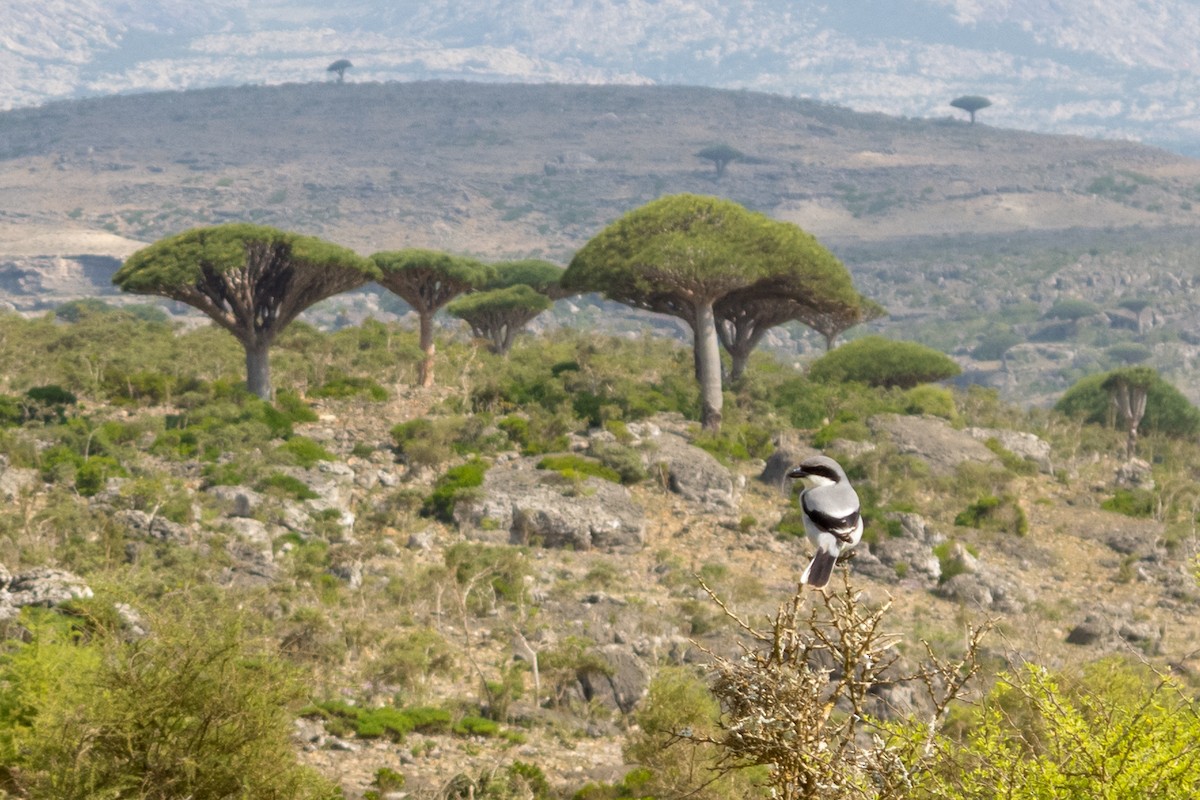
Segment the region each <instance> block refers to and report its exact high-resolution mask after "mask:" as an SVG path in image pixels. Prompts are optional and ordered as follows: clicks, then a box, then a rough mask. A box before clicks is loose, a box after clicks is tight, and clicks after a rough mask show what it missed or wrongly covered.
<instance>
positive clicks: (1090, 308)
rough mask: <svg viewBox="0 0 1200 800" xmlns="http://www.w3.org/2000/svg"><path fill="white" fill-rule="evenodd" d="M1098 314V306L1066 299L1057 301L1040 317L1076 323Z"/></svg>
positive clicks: (1083, 301) (1084, 301)
mask: <svg viewBox="0 0 1200 800" xmlns="http://www.w3.org/2000/svg"><path fill="white" fill-rule="evenodd" d="M1099 313H1100V306H1098V305H1096V304H1095V303H1092V302H1089V301H1087V300H1078V299H1076V298H1068V299H1066V300H1059V301H1058V302H1057V303H1055V304H1054V305H1052V306H1051V307H1050V310H1049V311H1047V312H1046V313H1045V314H1043V315H1042V319H1060V320H1065V321H1067V322H1077V321H1079V320H1081V319H1085V318H1087V317H1094V316H1095V315H1097V314H1099Z"/></svg>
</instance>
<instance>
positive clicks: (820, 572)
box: [800, 550, 837, 589]
mask: <svg viewBox="0 0 1200 800" xmlns="http://www.w3.org/2000/svg"><path fill="white" fill-rule="evenodd" d="M836 563H837V556H835V555H832V554H831V553H826V552H825V551H824V550H818V551H817V552H816V554H815V555H813V558H812V561H810V562H809V564H808V567H807V568H805V570H804V573H803V574H802V575H801V576H800V583H807V584H808V585H809V586H811V587H813V588H814V589H820V588H821V587H822V586H824V585H825V584H827V583H829V576H830V575H832V574H833V565H834V564H836Z"/></svg>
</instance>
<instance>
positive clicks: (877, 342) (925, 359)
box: [808, 336, 962, 388]
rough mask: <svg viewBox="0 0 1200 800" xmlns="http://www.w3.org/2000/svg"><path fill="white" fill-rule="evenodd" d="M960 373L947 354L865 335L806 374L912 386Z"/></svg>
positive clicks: (818, 378)
mask: <svg viewBox="0 0 1200 800" xmlns="http://www.w3.org/2000/svg"><path fill="white" fill-rule="evenodd" d="M960 372H962V370H961V369H960V368H959V366H958V365H957V364H955V363H954V361H953V360H952V359H951V358H950V357H949V356H946V355H945V354H943V353H939V352H937V351H936V350H933V349H931V348H928V347H925V346H924V345H920V344H917V343H916V342H896V341H891V340H889V339H884V338H883V337H881V336H864V337H862V338H861V339H855V340H854V341H852V342H848V343H846V344H844V345H842V346H841V347H839V348H837V349H836V350H834V351H832V352H830V353H826V354H825V355H823V356H821V357H820V358H819V359H817V360H816V361H814V362H813V364H812V366H811V367H810V368H809V371H808V375H809V377H810V378H812V379H813V380H815V381H824V382H848V381H851V382H856V383H865V384H868V385H870V386H899V387H901V388H912V387H914V386H916V385H918V384H921V383H932V382H936V381H942V380H945V379H947V378H953V377H954V376H956V375H958V374H959V373H960Z"/></svg>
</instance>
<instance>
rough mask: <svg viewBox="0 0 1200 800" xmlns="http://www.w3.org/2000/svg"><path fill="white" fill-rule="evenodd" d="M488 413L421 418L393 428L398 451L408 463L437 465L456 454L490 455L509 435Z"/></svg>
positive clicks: (392, 432)
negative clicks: (505, 433)
mask: <svg viewBox="0 0 1200 800" xmlns="http://www.w3.org/2000/svg"><path fill="white" fill-rule="evenodd" d="M502 430H503V428H501V429H500V430H497V428H496V427H493V426H492V425H491V417H490V416H489V415H488V414H476V415H471V416H451V417H436V418H429V417H419V418H417V419H414V420H410V421H408V422H402V423H400V424H399V425H396V426H395V427H393V428H392V430H391V435H392V440H393V441H394V442H395V443H396V452H397V453H398V454H399V455H400V456H401V457H403V459H404V461H405V462H406V463H408V464H413V465H417V466H425V467H434V466H437V465H438V464H441V463H444V462H446V461H449V460H450V459H451V458H452V457H453V456H455V455H487V454H491V453H494V452H496V451H497V450H499V449H501V448H502V446H503V444H504V440H505V437H504V435H503V433H502V432H501V431H502Z"/></svg>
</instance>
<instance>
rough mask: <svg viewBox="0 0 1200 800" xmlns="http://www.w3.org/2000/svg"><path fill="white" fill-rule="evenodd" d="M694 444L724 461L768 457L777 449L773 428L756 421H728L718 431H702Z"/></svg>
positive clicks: (694, 440)
mask: <svg viewBox="0 0 1200 800" xmlns="http://www.w3.org/2000/svg"><path fill="white" fill-rule="evenodd" d="M692 444H694V445H695V446H696V447H699V448H700V449H701V450H707V451H708V452H709V453H712V454H713V455H714V456H716V457H717V458H719V459H721V460H722V461H726V462H731V461H748V460H749V459H752V458H766V457H767V456H769V455H771V453H773V452H774V451H775V445H774V443H773V442H772V430H771V429H769V428H766V427H763V426H761V425H755V424H754V423H749V422H742V423H736V422H733V423H727V424H725V425H723V426H722V427H721V430H720V431H719V432H717V433H700V434H698V435H697V436H696V437H695V438H694V439H693V440H692Z"/></svg>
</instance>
